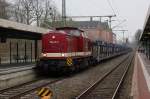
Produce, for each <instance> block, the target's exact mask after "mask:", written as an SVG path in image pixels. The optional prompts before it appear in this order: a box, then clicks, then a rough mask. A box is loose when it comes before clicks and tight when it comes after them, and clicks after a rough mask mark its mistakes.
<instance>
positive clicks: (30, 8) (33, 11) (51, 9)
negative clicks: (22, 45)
mask: <svg viewBox="0 0 150 99" xmlns="http://www.w3.org/2000/svg"><path fill="white" fill-rule="evenodd" d="M11 8H12V11H11V12H12V13H11V16H12V17H11V19H12V20H15V21H17V22H20V23H25V24H28V25H30V24H35V23H36V25H37V26H41V27H51V25H52V22H54V21H55V20H58V19H59V18H61V15H60V14H59V12H58V10H57V8H56V6H55V5H54V4H53V3H52V0H17V1H16V2H14V3H13V4H12V6H11Z"/></svg>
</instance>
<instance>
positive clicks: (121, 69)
mask: <svg viewBox="0 0 150 99" xmlns="http://www.w3.org/2000/svg"><path fill="white" fill-rule="evenodd" d="M132 60H133V55H132V56H131V55H130V56H128V57H127V58H126V59H125V60H124V62H122V63H120V64H118V65H117V66H116V67H115V68H113V69H112V70H111V71H109V72H107V73H106V74H104V76H103V77H101V78H100V79H98V80H97V81H96V82H95V83H94V84H93V85H91V86H90V87H89V88H87V89H86V90H85V91H84V92H82V93H81V94H80V95H78V96H77V97H75V99H115V98H116V96H117V93H118V91H119V88H120V86H121V83H122V82H123V80H124V77H125V76H126V73H127V71H128V69H129V67H130V65H131V62H132Z"/></svg>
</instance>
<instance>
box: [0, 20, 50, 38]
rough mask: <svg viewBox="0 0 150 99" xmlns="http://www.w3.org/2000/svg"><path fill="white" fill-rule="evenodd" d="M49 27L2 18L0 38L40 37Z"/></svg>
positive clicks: (0, 21)
mask: <svg viewBox="0 0 150 99" xmlns="http://www.w3.org/2000/svg"><path fill="white" fill-rule="evenodd" d="M48 31H50V30H49V29H44V28H40V27H35V26H31V25H26V24H22V23H17V22H13V21H8V20H4V19H0V38H2V37H4V38H18V39H33V40H34V39H36V40H38V39H40V38H41V35H42V34H43V33H47V32H48Z"/></svg>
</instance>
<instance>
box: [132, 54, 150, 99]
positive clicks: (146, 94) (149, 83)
mask: <svg viewBox="0 0 150 99" xmlns="http://www.w3.org/2000/svg"><path fill="white" fill-rule="evenodd" d="M131 96H133V99H150V60H148V59H147V57H146V56H145V55H144V54H142V53H136V56H135V63H134V73H133V80H132V92H131Z"/></svg>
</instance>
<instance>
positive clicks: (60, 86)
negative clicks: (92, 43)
mask: <svg viewBox="0 0 150 99" xmlns="http://www.w3.org/2000/svg"><path fill="white" fill-rule="evenodd" d="M125 57H127V55H122V56H119V57H117V58H114V59H112V60H109V61H106V62H104V63H101V64H99V65H98V66H95V67H93V68H89V69H87V70H85V71H83V72H80V73H78V74H76V75H75V76H73V77H71V78H68V79H65V80H62V81H59V82H57V83H54V84H51V85H49V86H46V87H48V88H50V89H51V90H52V91H53V98H52V99H73V98H74V97H76V96H77V95H79V94H80V93H81V92H83V91H84V90H86V89H87V88H88V87H89V86H91V85H92V84H93V83H94V82H95V81H96V80H97V79H98V78H100V77H101V76H102V75H104V73H105V72H107V71H109V70H111V69H112V68H113V67H115V66H116V65H117V64H118V63H119V62H121V61H122V60H123V59H124V58H125ZM21 99H38V96H37V94H36V92H33V93H31V94H28V95H26V96H24V97H22V98H21Z"/></svg>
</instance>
